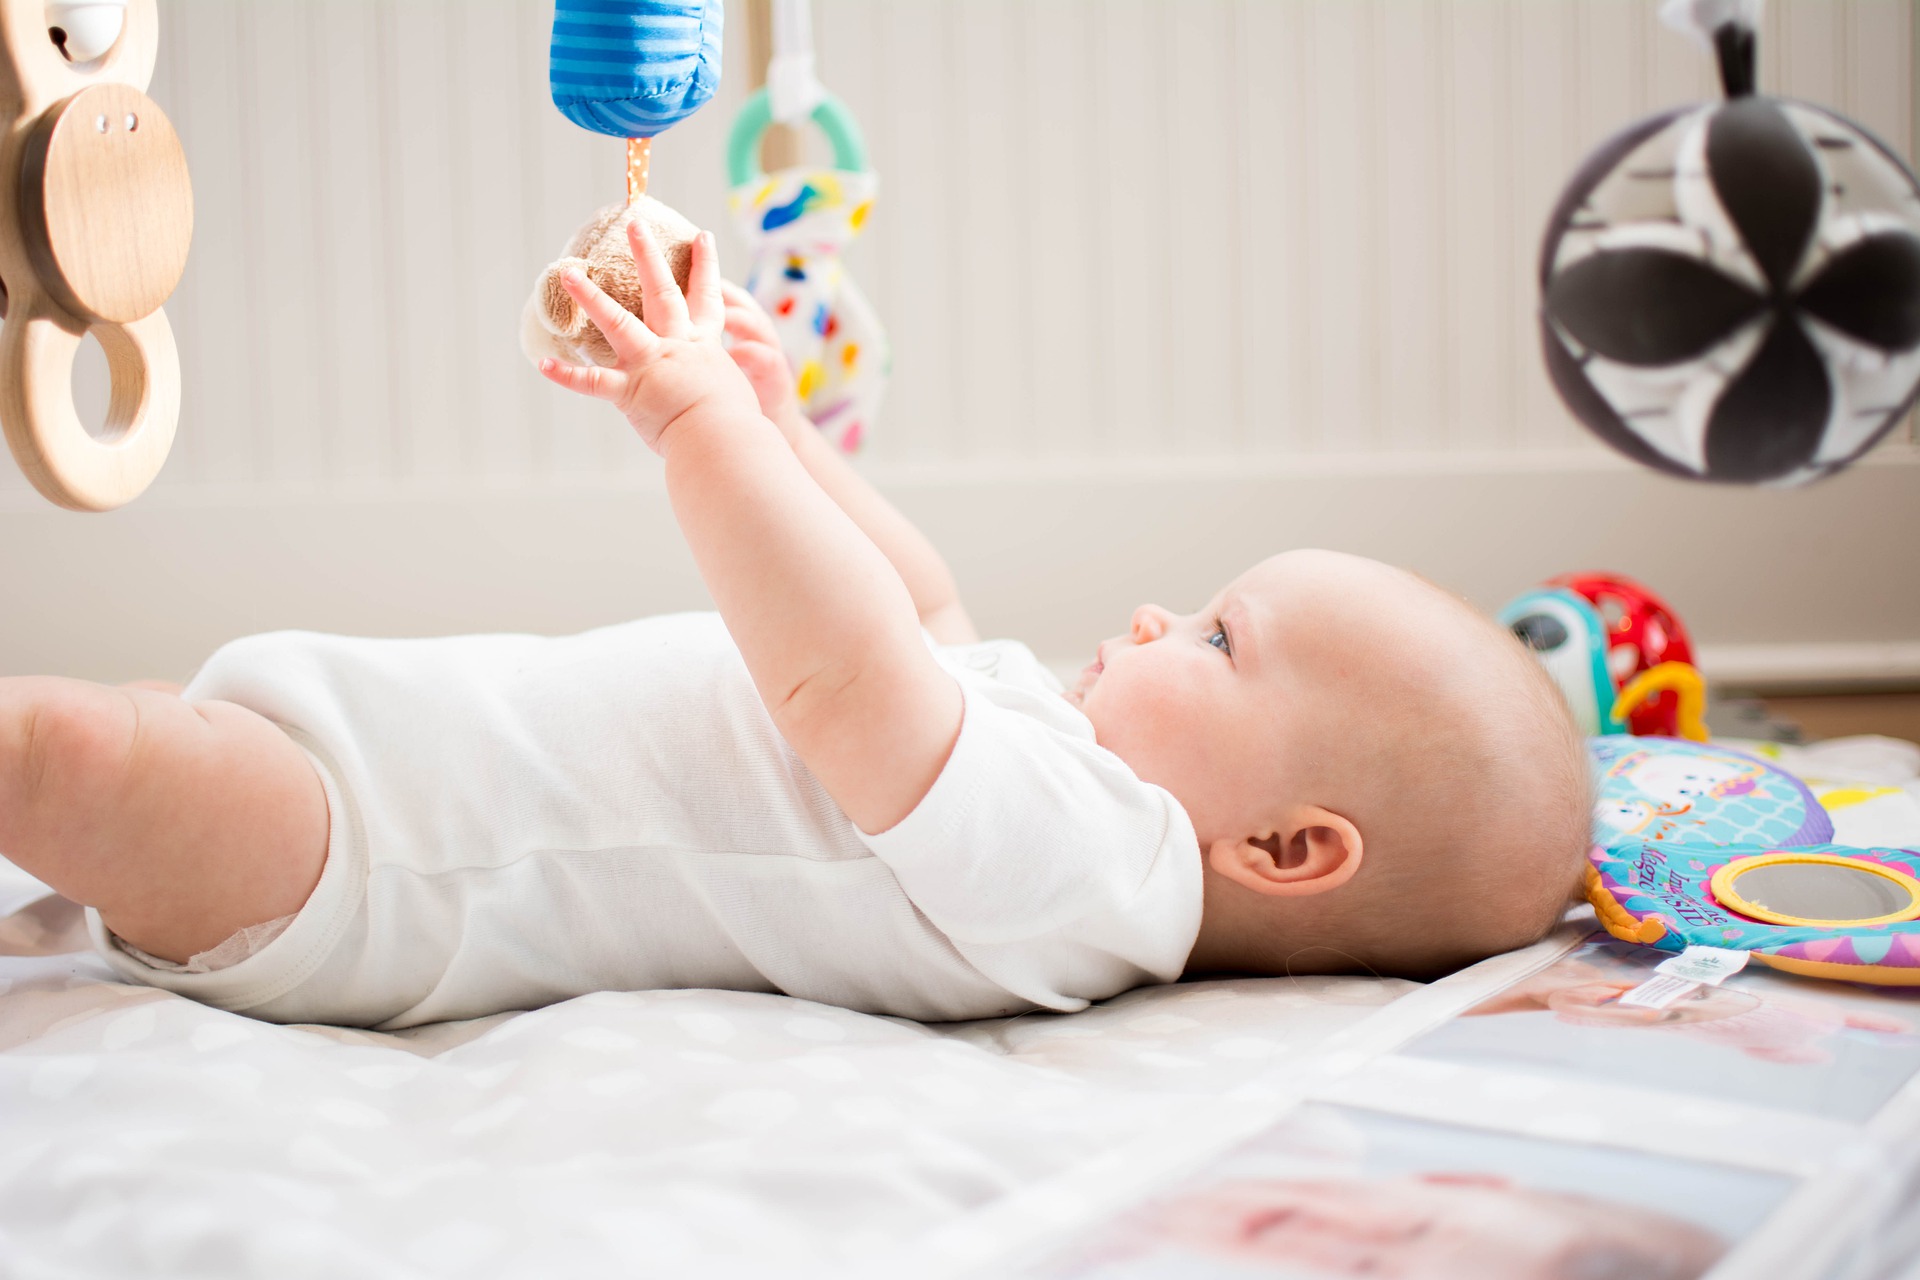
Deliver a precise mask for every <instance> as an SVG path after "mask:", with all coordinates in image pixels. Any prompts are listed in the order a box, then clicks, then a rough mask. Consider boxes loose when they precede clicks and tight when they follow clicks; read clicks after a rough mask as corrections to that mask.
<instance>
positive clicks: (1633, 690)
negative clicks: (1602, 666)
mask: <svg viewBox="0 0 1920 1280" xmlns="http://www.w3.org/2000/svg"><path fill="white" fill-rule="evenodd" d="M1669 689H1671V690H1672V691H1673V692H1674V693H1676V694H1678V695H1679V699H1680V706H1679V708H1678V711H1677V713H1676V715H1675V717H1674V718H1675V720H1676V721H1677V722H1678V726H1679V729H1680V736H1681V737H1683V738H1687V739H1690V740H1692V741H1694V742H1705V741H1706V740H1707V722H1706V711H1707V682H1706V681H1705V680H1703V679H1702V678H1701V676H1700V673H1699V672H1698V671H1696V670H1694V668H1693V667H1692V666H1690V665H1688V664H1687V663H1684V662H1663V663H1661V664H1660V665H1659V666H1657V667H1652V668H1649V669H1648V670H1646V671H1642V672H1641V673H1640V674H1639V675H1637V676H1635V677H1634V678H1633V679H1631V680H1629V681H1627V684H1626V687H1625V688H1623V689H1621V690H1620V696H1619V697H1617V698H1615V699H1614V700H1613V718H1614V719H1615V720H1618V721H1620V722H1621V723H1622V724H1625V723H1626V720H1627V716H1628V715H1629V714H1630V713H1631V712H1632V711H1633V709H1634V708H1635V707H1637V706H1639V705H1640V704H1641V703H1643V702H1645V701H1647V700H1648V699H1649V698H1652V697H1654V696H1655V695H1656V694H1662V693H1665V692H1667V691H1668V690H1669Z"/></svg>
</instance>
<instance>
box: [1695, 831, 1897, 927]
mask: <svg viewBox="0 0 1920 1280" xmlns="http://www.w3.org/2000/svg"><path fill="white" fill-rule="evenodd" d="M1788 862H1811V863H1824V864H1826V865H1828V866H1835V867H1846V868H1848V869H1850V870H1853V871H1862V872H1866V873H1868V874H1870V875H1876V876H1880V877H1881V878H1882V879H1886V880H1891V881H1893V883H1894V884H1896V885H1898V886H1899V887H1900V889H1901V891H1902V892H1904V893H1905V894H1906V895H1907V905H1906V907H1905V908H1904V909H1902V910H1900V911H1896V912H1894V913H1893V914H1892V915H1885V916H1873V917H1871V918H1868V919H1864V920H1809V919H1807V918H1806V917H1804V916H1789V915H1783V914H1781V913H1780V912H1778V911H1770V910H1768V909H1767V908H1765V907H1762V906H1759V905H1757V904H1755V903H1752V902H1748V901H1747V900H1746V899H1745V898H1743V897H1741V896H1740V894H1739V893H1738V892H1736V891H1735V889H1734V887H1733V882H1734V881H1735V880H1737V879H1739V878H1740V877H1741V876H1742V875H1744V874H1746V873H1747V872H1749V871H1752V870H1754V869H1755V868H1757V867H1772V866H1778V865H1780V864H1782V863H1788ZM1707 884H1708V888H1709V889H1710V890H1711V891H1712V893H1713V896H1714V897H1715V898H1718V899H1719V900H1720V904H1721V905H1722V906H1725V907H1728V908H1731V909H1732V910H1734V911H1738V912H1739V913H1740V914H1741V915H1743V916H1751V917H1753V918H1754V919H1755V920H1764V921H1766V922H1767V923H1768V924H1791V925H1802V926H1811V927H1813V928H1817V929H1857V928H1861V927H1863V926H1866V925H1875V924H1899V923H1900V922H1901V921H1903V920H1920V880H1916V879H1914V878H1913V877H1912V876H1910V875H1907V874H1905V873H1904V872H1900V871H1895V870H1894V869H1893V868H1891V867H1883V866H1881V865H1879V864H1878V863H1875V862H1862V861H1861V860H1860V859H1858V858H1843V857H1841V856H1839V855H1838V854H1832V853H1793V852H1790V851H1785V850H1783V851H1781V852H1779V853H1761V854H1756V855H1754V856H1753V857H1750V858H1735V859H1734V860H1733V861H1732V862H1729V863H1728V864H1727V865H1726V866H1724V867H1721V868H1720V869H1719V870H1718V871H1716V872H1714V873H1713V879H1712V880H1710V881H1708V882H1707Z"/></svg>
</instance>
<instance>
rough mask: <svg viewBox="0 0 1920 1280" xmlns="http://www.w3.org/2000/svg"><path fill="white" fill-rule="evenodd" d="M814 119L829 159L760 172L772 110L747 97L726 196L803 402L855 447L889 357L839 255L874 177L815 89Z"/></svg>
mask: <svg viewBox="0 0 1920 1280" xmlns="http://www.w3.org/2000/svg"><path fill="white" fill-rule="evenodd" d="M811 118H812V120H813V123H814V124H815V125H816V126H818V127H819V129H820V131H821V132H822V133H824V134H825V135H826V137H827V140H828V141H829V142H830V143H831V144H832V146H833V164H832V165H831V166H830V167H810V166H799V167H795V168H789V169H782V170H780V171H779V172H777V173H771V174H768V173H762V172H760V166H759V163H758V159H757V157H758V154H759V149H760V137H761V135H762V134H763V133H765V132H766V129H767V126H768V125H769V124H770V123H771V122H772V119H773V115H772V108H771V105H770V102H769V98H768V93H767V91H766V90H764V89H763V90H761V91H760V92H758V93H756V94H755V95H754V96H753V97H752V98H750V99H748V101H747V104H746V105H745V106H744V107H742V108H741V111H740V116H739V119H738V120H736V121H735V122H734V126H733V137H732V139H731V141H730V142H729V144H728V147H727V177H728V181H729V183H730V184H731V186H732V188H733V190H732V194H731V196H730V197H729V200H730V204H731V206H732V209H733V213H734V216H735V218H736V219H737V221H738V225H739V227H740V231H741V234H742V235H744V236H745V237H746V240H747V244H748V246H749V247H750V249H751V252H752V255H753V256H752V261H751V264H750V266H749V267H748V272H747V291H748V292H749V293H751V294H753V296H754V299H755V301H757V302H759V304H760V305H761V306H762V307H763V308H764V309H765V310H766V312H767V314H768V315H769V316H771V317H772V318H773V325H774V329H775V331H776V332H777V333H778V334H779V335H780V346H781V349H782V350H784V351H785V352H786V356H787V361H788V363H789V364H791V365H792V366H793V372H794V379H795V382H796V384H797V386H796V390H797V391H798V392H799V396H800V407H801V409H802V410H803V411H804V412H805V413H806V415H807V417H808V418H810V419H812V421H813V424H814V426H816V427H818V428H820V430H821V431H822V432H824V433H825V434H826V436H827V438H828V439H830V440H832V441H833V442H834V443H835V444H837V445H839V446H840V448H841V449H843V450H845V451H846V452H848V453H852V452H853V451H854V450H856V449H858V448H859V447H860V445H861V442H862V441H863V440H864V439H865V438H866V434H867V432H868V431H869V430H870V429H871V428H872V426H873V418H874V414H875V413H876V412H877V411H878V410H879V407H880V398H881V396H882V395H883V394H884V393H885V391H886V385H887V367H888V363H889V353H888V350H887V337H886V333H885V331H884V330H882V329H881V327H880V319H879V317H878V316H877V315H875V314H874V311H873V307H872V306H871V305H870V304H869V303H868V302H867V300H866V297H865V296H864V295H862V294H861V292H860V290H859V289H858V288H857V287H856V286H855V285H854V283H853V278H852V277H851V276H849V275H848V274H847V271H846V267H845V266H844V265H843V264H842V263H841V261H840V254H841V252H842V251H843V250H844V249H845V248H846V246H847V244H848V242H849V241H851V240H852V239H853V238H854V237H855V236H857V235H859V234H860V230H861V228H862V227H863V226H864V225H865V223H866V220H867V214H868V212H869V211H870V210H871V209H872V208H873V199H874V195H875V193H876V191H877V190H878V189H879V184H880V180H879V177H878V176H877V175H876V174H874V173H873V172H872V171H871V170H870V169H868V168H867V160H866V149H865V147H864V146H863V144H862V143H861V140H860V132H859V129H858V128H857V127H856V126H855V124H854V122H853V117H852V116H851V115H849V114H848V113H847V109H846V108H845V107H844V106H842V105H841V104H840V102H839V100H838V99H836V98H833V97H831V96H829V95H826V94H825V93H821V94H820V96H819V100H818V103H817V105H815V106H814V107H813V109H812V113H811Z"/></svg>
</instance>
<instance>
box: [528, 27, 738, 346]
mask: <svg viewBox="0 0 1920 1280" xmlns="http://www.w3.org/2000/svg"><path fill="white" fill-rule="evenodd" d="M723 13H724V9H723V5H722V3H721V0H705V2H704V3H702V2H700V0H685V2H680V3H676V2H675V0H562V2H561V3H560V4H557V5H555V6H554V13H553V45H552V51H551V59H550V65H549V70H548V80H549V87H550V88H551V90H552V93H553V105H554V106H556V107H558V108H559V109H560V114H562V115H564V116H565V117H566V118H567V119H569V120H571V121H573V122H574V123H575V124H577V125H579V126H580V127H581V128H583V129H590V130H592V131H593V132H595V133H604V134H608V135H610V136H612V137H616V138H625V139H626V140H627V198H626V201H625V202H624V203H621V204H614V205H609V206H608V207H606V208H604V209H602V210H600V211H599V212H598V213H596V214H594V215H593V217H592V218H590V219H588V220H587V223H586V225H585V226H583V227H581V228H580V229H579V230H578V231H576V232H574V234H573V235H572V236H571V237H570V238H569V239H568V241H567V243H566V245H565V246H564V247H563V248H562V249H561V257H560V258H559V260H557V261H555V262H552V263H549V264H548V265H547V266H546V267H545V268H543V269H542V270H541V273H540V277H539V279H537V280H536V281H534V286H533V292H532V294H531V296H529V297H528V299H527V303H526V306H525V307H524V308H523V309H522V311H521V318H520V348H521V350H522V351H524V352H525V353H526V356H527V358H528V359H529V360H531V361H533V362H534V364H536V365H537V364H539V363H540V361H541V360H543V359H546V358H549V357H551V358H552V359H555V360H559V361H562V362H564V363H566V364H600V365H611V364H612V363H613V362H614V356H613V348H612V346H611V345H609V343H608V342H607V340H606V337H605V335H603V334H602V333H601V332H600V330H599V328H598V327H597V326H596V325H595V324H594V323H593V322H592V321H591V320H589V319H587V316H586V313H585V312H583V311H582V310H581V309H580V308H579V307H578V306H577V305H576V304H575V303H574V301H573V297H572V295H571V294H569V293H568V292H567V291H566V290H565V289H564V288H563V287H561V277H562V275H563V274H564V273H565V272H566V271H567V270H569V269H577V270H579V271H580V272H582V273H583V274H584V275H586V277H587V278H588V279H590V280H592V281H593V282H594V283H595V284H596V285H598V286H599V287H600V288H601V289H602V290H603V291H605V293H606V294H607V296H608V297H610V298H612V299H613V300H614V301H615V302H618V303H619V304H620V305H621V306H623V307H625V308H626V309H627V310H628V311H631V312H632V313H633V314H634V315H636V316H638V315H642V314H643V307H642V302H641V297H640V277H639V273H638V272H637V271H636V270H635V269H634V265H633V255H632V253H631V252H630V251H629V250H628V248H627V226H628V224H629V223H631V222H635V221H639V222H644V223H645V224H646V225H647V227H648V228H649V229H650V230H651V231H652V232H653V236H654V239H655V240H656V241H658V242H659V244H660V246H661V248H662V249H663V250H664V251H665V253H666V256H667V264H668V266H669V267H671V268H672V270H673V275H674V279H675V280H677V281H678V282H679V284H680V287H681V288H682V289H684V288H686V287H687V269H688V267H689V265H690V264H691V262H692V259H693V240H694V237H695V236H696V235H697V234H698V232H697V230H696V229H695V227H694V226H693V224H692V223H690V222H688V221H687V220H686V219H685V218H683V217H681V216H680V214H678V213H677V212H675V211H674V210H672V209H669V208H668V207H667V206H666V205H664V204H661V203H660V202H659V201H658V200H655V199H653V198H652V197H650V196H649V195H647V179H648V176H649V174H650V172H651V169H652V162H653V139H654V138H655V136H657V135H658V134H660V133H661V132H663V131H664V130H666V129H667V128H669V127H670V126H672V125H675V124H678V123H679V122H680V121H682V120H684V119H686V118H687V117H688V116H690V115H692V114H693V113H694V112H696V111H698V110H699V109H700V108H701V107H702V106H704V105H705V104H706V102H707V100H708V99H709V98H711V97H712V96H713V92H714V90H715V89H716V88H718V87H719V84H720V40H721V29H722V18H723Z"/></svg>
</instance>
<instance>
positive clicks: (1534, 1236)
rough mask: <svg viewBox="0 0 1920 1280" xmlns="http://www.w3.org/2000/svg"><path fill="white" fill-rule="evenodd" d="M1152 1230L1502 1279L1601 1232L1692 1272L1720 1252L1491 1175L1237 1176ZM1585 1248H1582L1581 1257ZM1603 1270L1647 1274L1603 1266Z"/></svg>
mask: <svg viewBox="0 0 1920 1280" xmlns="http://www.w3.org/2000/svg"><path fill="white" fill-rule="evenodd" d="M1150 1230H1151V1231H1152V1232H1153V1234H1155V1235H1156V1236H1158V1237H1159V1238H1161V1239H1163V1240H1167V1241H1169V1242H1171V1243H1177V1244H1179V1245H1182V1246H1184V1247H1186V1248H1188V1249H1191V1250H1194V1251H1196V1252H1200V1253H1205V1254H1213V1255H1224V1256H1227V1257H1232V1258H1237V1259H1242V1260H1246V1261H1255V1260H1258V1261H1262V1262H1267V1263H1270V1264H1277V1265H1279V1266H1282V1267H1286V1268H1289V1269H1292V1268H1298V1269H1300V1270H1302V1271H1306V1272H1308V1273H1310V1274H1315V1275H1326V1276H1374V1277H1381V1278H1384V1277H1394V1276H1403V1277H1416V1276H1417V1277H1423V1278H1425V1280H1454V1278H1456V1277H1457V1278H1458V1280H1479V1278H1481V1277H1491V1276H1498V1277H1501V1278H1502V1280H1524V1278H1525V1277H1533V1276H1538V1277H1541V1278H1542V1280H1547V1278H1548V1277H1558V1276H1565V1275H1568V1274H1583V1272H1582V1271H1581V1270H1580V1268H1581V1267H1582V1264H1583V1263H1584V1262H1588V1261H1590V1260H1591V1259H1592V1257H1593V1255H1594V1253H1595V1252H1600V1256H1601V1257H1605V1256H1606V1254H1605V1253H1604V1252H1602V1251H1599V1250H1598V1249H1597V1248H1596V1247H1597V1246H1599V1245H1600V1244H1601V1243H1602V1242H1606V1241H1611V1240H1617V1239H1619V1238H1620V1237H1621V1236H1623V1235H1630V1236H1638V1237H1640V1238H1641V1239H1642V1240H1643V1242H1644V1243H1646V1244H1647V1245H1648V1247H1649V1252H1651V1253H1652V1254H1653V1256H1656V1257H1661V1258H1662V1259H1663V1260H1665V1261H1667V1262H1668V1263H1669V1264H1670V1266H1669V1269H1667V1270H1665V1271H1663V1272H1661V1273H1660V1274H1663V1275H1669V1276H1675V1277H1678V1276H1693V1275H1698V1274H1699V1273H1700V1272H1701V1271H1703V1270H1705V1269H1706V1267H1707V1266H1708V1265H1709V1264H1710V1263H1711V1262H1712V1261H1713V1259H1714V1257H1715V1256H1716V1255H1717V1254H1718V1253H1719V1251H1720V1250H1719V1246H1718V1242H1717V1241H1715V1240H1713V1239H1712V1238H1711V1237H1709V1236H1708V1235H1707V1234H1706V1233H1705V1232H1703V1231H1700V1230H1699V1229H1698V1228H1694V1227H1691V1226H1689V1225H1687V1224H1684V1223H1681V1222H1677V1221H1675V1220H1673V1219H1669V1218H1665V1217H1662V1216H1661V1215H1658V1214H1653V1213H1650V1212H1648V1211H1646V1210H1642V1209H1634V1208H1631V1207H1629V1206H1626V1205H1615V1204H1602V1203H1600V1202H1598V1201H1593V1200H1588V1199H1586V1198H1584V1197H1578V1196H1567V1195H1560V1194H1556V1193H1553V1192H1545V1191H1536V1190H1532V1189H1530V1188H1525V1187H1518V1186H1514V1185H1512V1184H1511V1183H1509V1182H1507V1181H1506V1180H1505V1179H1503V1178H1499V1177H1493V1176H1488V1175H1483V1174H1424V1175H1412V1176H1405V1177H1399V1178H1378V1179H1368V1180H1365V1181H1361V1180H1358V1179H1349V1178H1324V1179H1271V1180H1263V1181H1251V1180H1250V1181H1243V1182H1229V1183H1223V1184H1220V1185H1218V1186H1214V1187H1211V1188H1208V1189H1207V1190H1205V1191H1202V1192H1199V1193H1197V1194H1195V1195H1192V1196H1188V1197H1185V1198H1183V1199H1181V1200H1176V1201H1173V1202H1171V1203H1170V1204H1166V1205H1163V1206H1161V1207H1160V1208H1159V1209H1158V1210H1157V1211H1156V1212H1154V1214H1153V1217H1152V1220H1151V1227H1150ZM1583 1255H1584V1256H1583ZM1595 1274H1607V1275H1616V1274H1618V1275H1626V1274H1633V1275H1645V1274H1648V1273H1647V1272H1646V1271H1644V1270H1641V1269H1634V1270H1631V1271H1625V1270H1614V1269H1605V1270H1604V1271H1596V1272H1595Z"/></svg>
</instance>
